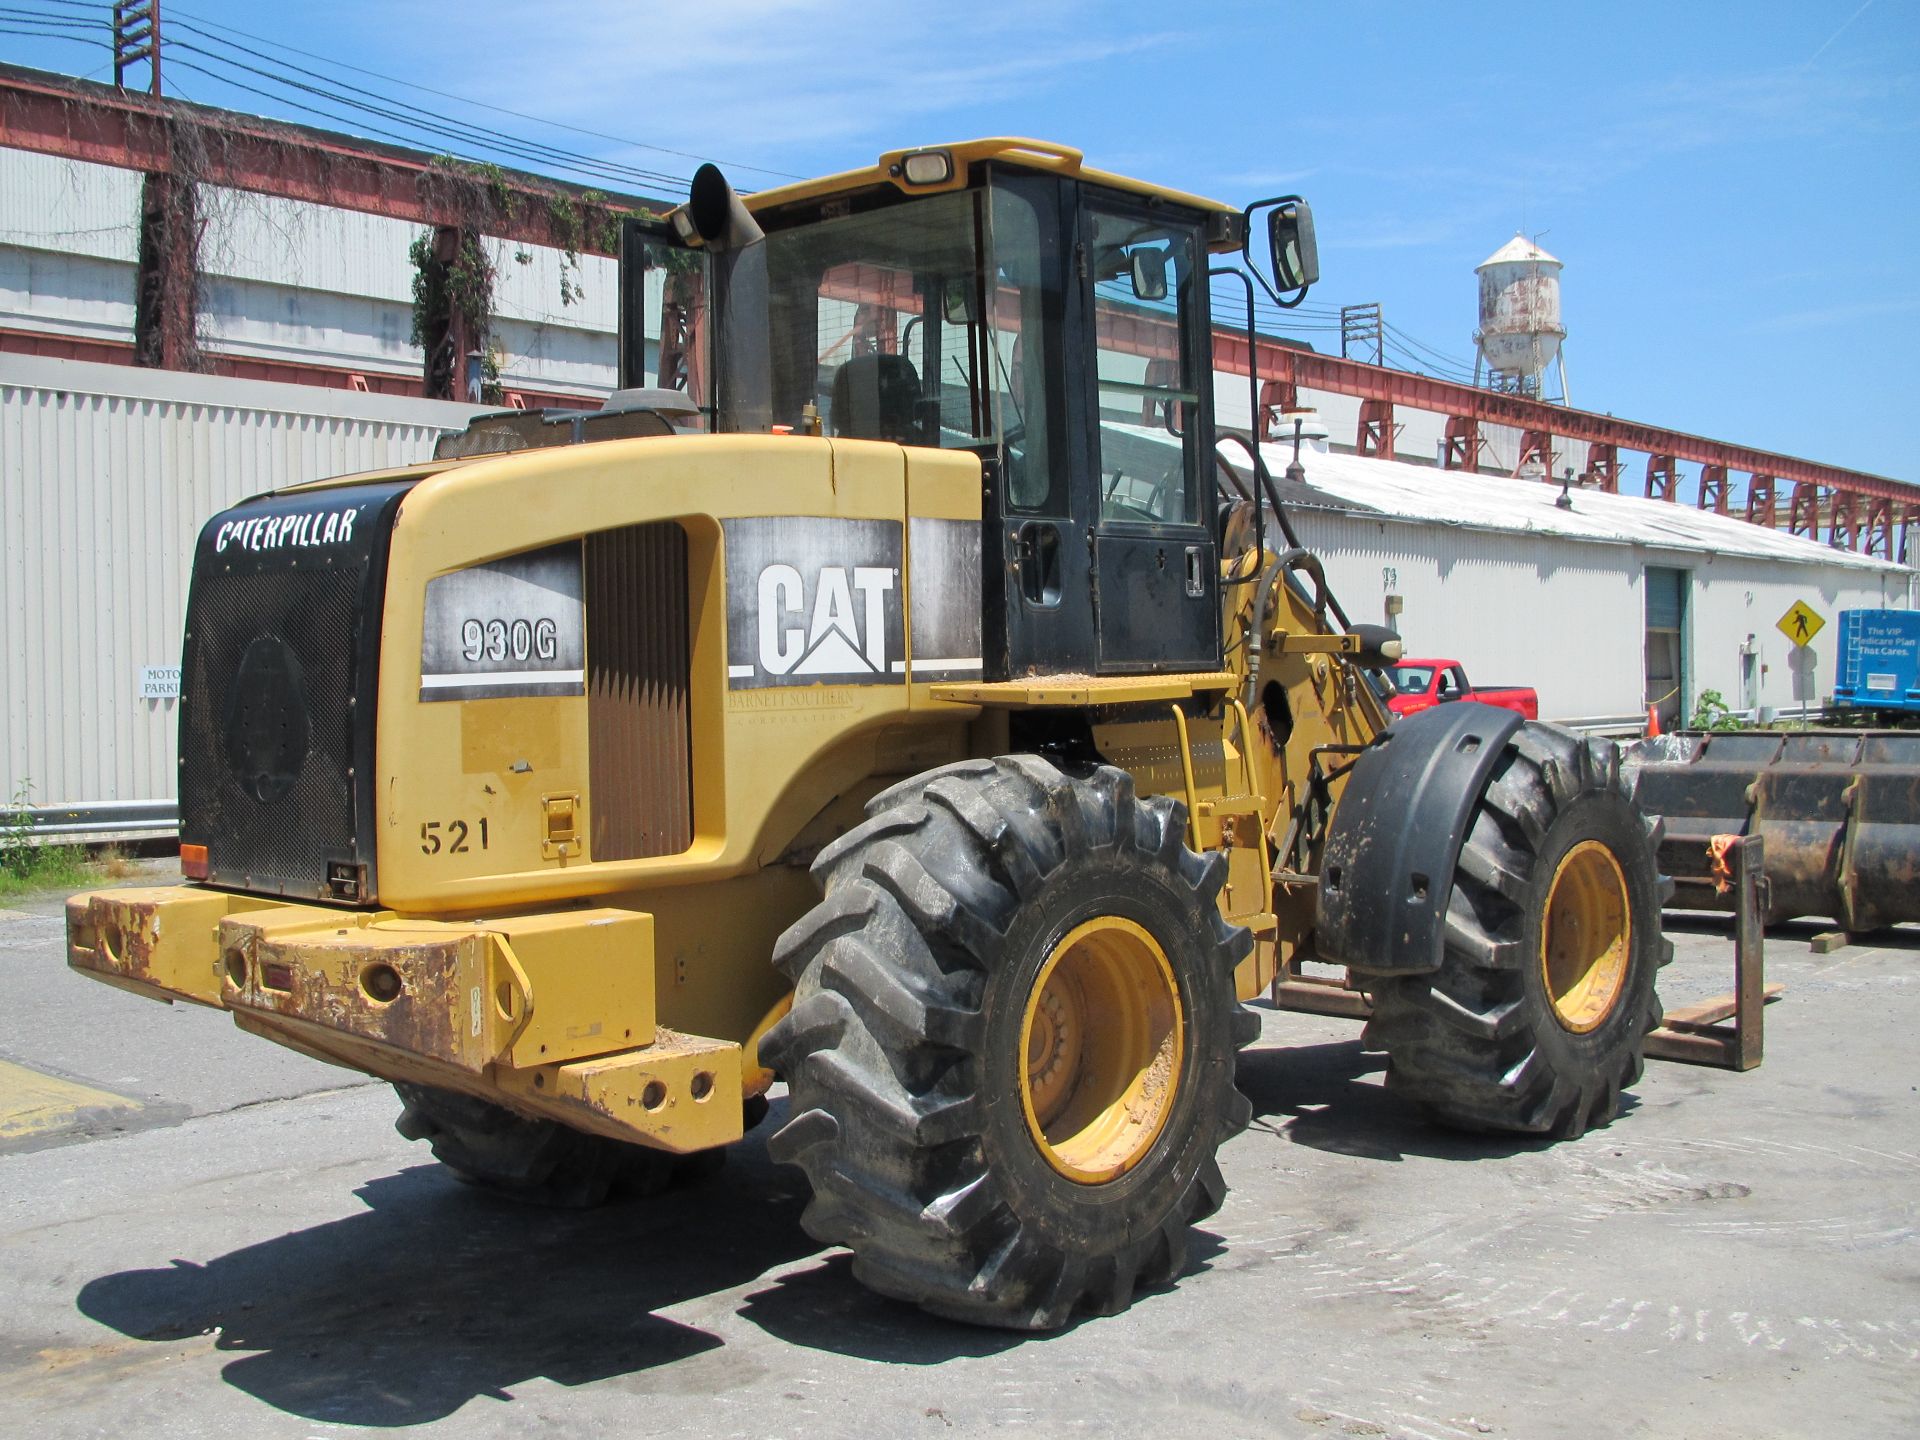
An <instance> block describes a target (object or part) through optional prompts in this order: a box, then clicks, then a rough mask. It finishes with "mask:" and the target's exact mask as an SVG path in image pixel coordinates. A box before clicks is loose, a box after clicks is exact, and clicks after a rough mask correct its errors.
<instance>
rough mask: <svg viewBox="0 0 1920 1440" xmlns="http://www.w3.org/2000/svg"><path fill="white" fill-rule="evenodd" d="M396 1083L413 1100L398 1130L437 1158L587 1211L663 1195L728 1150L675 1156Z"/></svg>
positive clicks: (477, 1179) (470, 1178) (458, 1172)
mask: <svg viewBox="0 0 1920 1440" xmlns="http://www.w3.org/2000/svg"><path fill="white" fill-rule="evenodd" d="M393 1088H394V1089H395V1091H397V1092H398V1093H399V1096H400V1099H401V1102H402V1104H403V1105H404V1106H405V1107H406V1108H405V1109H403V1110H402V1111H401V1112H400V1118H399V1119H398V1120H396V1121H395V1122H394V1128H395V1129H396V1130H398V1131H399V1132H400V1133H401V1134H402V1135H404V1136H405V1137H406V1138H407V1139H409V1140H425V1141H426V1142H427V1143H428V1145H429V1146H430V1147H431V1148H432V1150H433V1158H434V1159H436V1160H438V1161H439V1162H440V1163H441V1164H442V1165H444V1166H446V1167H447V1169H449V1170H450V1171H452V1172H453V1174H454V1175H455V1176H456V1177H457V1178H459V1179H460V1180H463V1181H465V1182H466V1183H467V1184H469V1185H474V1186H478V1187H479V1188H481V1189H483V1190H491V1191H494V1192H495V1193H497V1194H501V1195H508V1196H511V1197H512V1198H513V1199H515V1200H522V1201H525V1202H527V1203H528V1204H532V1205H547V1206H552V1207H554V1208H557V1209H566V1210H583V1209H588V1208H590V1207H592V1206H595V1205H599V1204H601V1203H602V1202H604V1201H605V1200H606V1199H607V1198H608V1196H609V1195H611V1194H613V1193H614V1192H615V1191H616V1190H620V1191H624V1192H627V1193H633V1194H640V1195H654V1194H658V1193H659V1192H660V1191H661V1190H663V1189H665V1188H666V1187H667V1186H668V1185H669V1184H670V1183H672V1182H673V1181H674V1180H675V1179H677V1178H689V1179H691V1178H695V1177H696V1176H697V1175H700V1174H708V1173H711V1172H712V1170H714V1169H717V1168H718V1166H719V1164H720V1162H721V1161H722V1159H723V1158H724V1156H725V1153H726V1152H725V1151H721V1150H713V1151H702V1152H700V1154H698V1155H687V1156H677V1155H670V1154H668V1153H667V1152H666V1151H664V1150H650V1149H648V1148H647V1147H646V1146H644V1145H627V1144H623V1143H621V1142H620V1141H618V1140H609V1139H607V1138H606V1137H605V1136H601V1135H588V1134H585V1133H584V1132H582V1131H579V1130H571V1129H569V1128H567V1127H566V1126H565V1125H561V1124H559V1123H557V1122H555V1121H552V1120H535V1119H530V1118H528V1117H526V1116H523V1115H516V1114H514V1113H513V1112H512V1111H511V1110H506V1109H503V1108H502V1107H500V1106H498V1105H491V1104H488V1103H487V1102H486V1101H485V1100H481V1099H478V1098H476V1097H475V1096H472V1095H462V1094H460V1093H458V1092H457V1091H453V1090H441V1089H437V1088H434V1087H432V1086H427V1085H395V1086H394V1087H393ZM703 1167H704V1168H703Z"/></svg>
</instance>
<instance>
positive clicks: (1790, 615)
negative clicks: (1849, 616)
mask: <svg viewBox="0 0 1920 1440" xmlns="http://www.w3.org/2000/svg"><path fill="white" fill-rule="evenodd" d="M1776 623H1777V624H1778V625H1779V626H1780V633H1781V634H1782V635H1784V636H1786V637H1787V638H1788V639H1789V640H1791V641H1792V642H1793V643H1794V644H1796V645H1805V644H1806V643H1807V642H1808V641H1809V640H1811V639H1813V637H1814V636H1816V635H1818V634H1819V633H1820V630H1821V627H1822V626H1824V625H1825V624H1826V623H1827V622H1826V620H1825V619H1823V618H1822V617H1821V615H1820V612H1819V611H1818V610H1815V609H1814V608H1813V607H1812V606H1811V605H1809V604H1807V602H1806V601H1804V600H1796V601H1794V602H1793V605H1792V608H1790V609H1789V610H1788V611H1787V613H1786V614H1784V615H1782V616H1781V617H1780V619H1779V620H1778V622H1776Z"/></svg>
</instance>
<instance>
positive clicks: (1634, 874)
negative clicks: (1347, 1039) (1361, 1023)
mask: <svg viewBox="0 0 1920 1440" xmlns="http://www.w3.org/2000/svg"><path fill="white" fill-rule="evenodd" d="M1659 841H1660V824H1659V822H1658V821H1657V820H1648V819H1647V818H1646V817H1644V816H1643V815H1642V814H1641V812H1640V810H1639V809H1638V807H1637V806H1635V805H1634V803H1633V800H1632V797H1631V791H1630V789H1629V788H1628V785H1627V782H1626V781H1625V780H1624V779H1623V777H1622V776H1621V773H1620V761H1619V752H1618V748H1617V747H1616V746H1615V745H1613V743H1612V742H1610V741H1606V740H1586V739H1582V738H1580V737H1579V736H1576V735H1574V734H1573V733H1572V732H1570V731H1567V730H1563V729H1561V728H1560V727H1558V726H1554V725H1545V724H1540V723H1538V722H1532V723H1528V724H1526V725H1523V726H1522V727H1521V728H1520V729H1519V730H1517V731H1515V732H1514V734H1513V736H1512V738H1511V739H1510V740H1509V741H1508V742H1507V751H1506V753H1505V754H1504V755H1503V756H1502V757H1501V759H1500V761H1499V764H1498V765H1497V766H1496V768H1495V769H1494V771H1493V776H1492V779H1491V780H1490V781H1489V782H1488V784H1487V788H1486V791H1485V793H1484V794H1482V796H1481V797H1480V802H1479V804H1478V805H1477V806H1476V807H1475V809H1474V811H1473V814H1472V817H1471V819H1470V820H1469V822H1468V831H1467V835H1466V838H1465V842H1464V843H1463V844H1462V846H1461V849H1460V859H1459V862H1458V864H1457V865H1456V867H1455V870H1454V876H1453V888H1452V893H1451V895H1450V896H1449V898H1448V905H1447V915H1446V940H1445V949H1444V958H1443V959H1442V962H1441V966H1440V969H1439V970H1438V971H1437V972H1436V973H1433V974H1430V975H1401V976H1377V977H1374V978H1373V979H1371V980H1369V979H1368V978H1367V977H1366V976H1365V975H1364V973H1362V974H1361V975H1359V976H1357V977H1356V978H1357V979H1358V980H1359V981H1360V983H1361V984H1362V985H1363V986H1364V987H1365V988H1366V989H1368V990H1369V991H1371V992H1372V995H1373V1017H1372V1019H1371V1020H1370V1021H1369V1022H1368V1024H1367V1031H1366V1043H1367V1045H1368V1048H1370V1049H1376V1050H1384V1051H1386V1053H1387V1058H1388V1068H1387V1085H1388V1088H1389V1089H1392V1090H1395V1091H1397V1092H1398V1093H1400V1094H1402V1095H1405V1096H1407V1097H1408V1098H1410V1099H1412V1100H1414V1101H1416V1102H1418V1103H1419V1104H1420V1105H1422V1106H1423V1107H1424V1108H1425V1109H1426V1110H1427V1111H1428V1112H1429V1113H1431V1114H1432V1115H1433V1116H1434V1117H1435V1118H1437V1119H1439V1120H1441V1121H1443V1122H1445V1123H1447V1124H1450V1125H1453V1126H1457V1127H1459V1128H1461V1129H1467V1130H1493V1131H1520V1132H1523V1133H1528V1134H1538V1135H1550V1136H1553V1137H1555V1138H1558V1139H1571V1138H1575V1137H1577V1136H1579V1135H1580V1134H1582V1133H1583V1132H1584V1131H1586V1130H1587V1129H1589V1128H1591V1127H1595V1126H1600V1125H1604V1124H1606V1123H1607V1122H1608V1121H1610V1120H1612V1119H1613V1118H1614V1117H1615V1116H1616V1115H1617V1114H1618V1113H1619V1110H1620V1094H1621V1091H1622V1090H1624V1089H1626V1088H1627V1087H1628V1086H1630V1085H1632V1084H1634V1083H1635V1082H1636V1081H1637V1080H1639V1078H1640V1073H1641V1064H1642V1050H1643V1047H1644V1042H1645V1040H1646V1036H1647V1032H1648V1031H1650V1030H1652V1029H1653V1028H1654V1027H1655V1026H1656V1025H1658V1024H1659V1023H1660V1015H1661V1010H1660V1002H1659V998H1658V996H1657V995H1656V994H1655V993H1654V976H1655V973H1656V972H1657V971H1658V970H1659V968H1660V967H1661V966H1662V965H1665V964H1666V963H1667V961H1668V960H1669V959H1670V958H1672V955H1673V945H1672V942H1670V941H1668V940H1667V939H1665V938H1664V937H1663V936H1662V935H1661V933H1660V911H1661V906H1662V903H1663V902H1664V901H1665V899H1666V898H1667V896H1668V895H1669V894H1670V893H1671V892H1672V882H1671V881H1670V880H1667V879H1666V878H1665V877H1663V876H1661V875H1660V873H1659V868H1658V866H1657V864H1656V858H1655V857H1656V852H1657V851H1658V848H1659Z"/></svg>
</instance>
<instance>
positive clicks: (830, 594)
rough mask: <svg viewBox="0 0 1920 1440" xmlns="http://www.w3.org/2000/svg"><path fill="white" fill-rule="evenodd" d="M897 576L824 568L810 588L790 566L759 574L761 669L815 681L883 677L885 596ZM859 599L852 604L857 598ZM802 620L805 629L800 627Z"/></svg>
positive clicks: (863, 568) (871, 569) (864, 568)
mask: <svg viewBox="0 0 1920 1440" xmlns="http://www.w3.org/2000/svg"><path fill="white" fill-rule="evenodd" d="M898 578H899V572H898V571H895V570H884V569H881V568H880V567H878V566H875V565H856V566H854V567H852V571H851V574H849V571H848V568H847V567H846V566H844V565H828V566H826V567H824V568H823V569H822V570H821V571H820V573H819V575H818V577H817V578H816V579H815V581H814V583H813V585H812V587H811V589H812V592H813V605H812V607H811V612H812V613H811V616H810V617H808V609H809V607H808V606H807V603H806V598H807V591H808V588H809V587H808V586H807V585H806V583H805V581H804V580H803V579H802V578H801V575H800V572H799V571H798V570H796V569H794V567H793V566H791V565H785V564H773V565H769V566H767V568H766V569H764V570H762V571H761V572H760V584H759V600H760V615H759V620H760V624H759V642H760V650H759V656H758V659H759V664H760V668H761V669H762V670H764V671H766V673H767V674H769V675H795V676H801V675H804V676H808V677H811V678H816V679H822V680H825V679H828V678H830V677H831V678H839V677H842V676H847V675H859V676H865V675H878V676H884V675H885V674H886V673H887V628H886V603H887V595H888V593H889V592H891V591H893V590H894V589H895V581H896V580H898ZM856 594H857V595H858V596H859V597H860V598H859V600H858V601H857V602H856V601H855V599H854V596H855V595H856ZM803 618H806V624H805V625H804V627H803V626H802V625H801V624H799V623H798V622H799V621H801V620H802V619H803Z"/></svg>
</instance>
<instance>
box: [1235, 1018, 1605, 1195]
mask: <svg viewBox="0 0 1920 1440" xmlns="http://www.w3.org/2000/svg"><path fill="white" fill-rule="evenodd" d="M1386 1068H1387V1057H1386V1056H1384V1055H1381V1054H1377V1053H1374V1052H1371V1051H1367V1050H1363V1049H1361V1048H1360V1042H1359V1040H1357V1039H1354V1040H1347V1041H1335V1042H1330V1043H1327V1044H1320V1045H1291V1046H1289V1045H1282V1046H1278V1047H1270V1048H1261V1049H1249V1050H1244V1051H1242V1052H1241V1054H1240V1073H1239V1084H1240V1089H1241V1091H1242V1092H1243V1093H1244V1094H1245V1095H1246V1097H1247V1098H1248V1099H1249V1100H1251V1101H1252V1102H1253V1115H1254V1120H1253V1123H1254V1126H1255V1128H1257V1129H1264V1130H1268V1131H1270V1132H1271V1133H1273V1134H1275V1135H1280V1136H1284V1137H1285V1138H1287V1139H1289V1140H1292V1141H1293V1142H1294V1143H1295V1144H1298V1145H1308V1146H1311V1147H1312V1148H1314V1149H1315V1150H1325V1151H1327V1152H1329V1153H1330V1154H1335V1155H1354V1156H1358V1157H1359V1158H1361V1159H1364V1160H1403V1159H1405V1158H1406V1157H1407V1156H1409V1155H1417V1156H1423V1157H1425V1158H1428V1159H1433V1160H1492V1159H1499V1158H1501V1157H1504V1156H1508V1155H1518V1154H1522V1153H1524V1152H1526V1151H1530V1150H1543V1149H1545V1148H1546V1147H1547V1145H1548V1144H1549V1143H1551V1142H1549V1141H1547V1140H1546V1139H1544V1138H1543V1137H1540V1136H1534V1135H1476V1134H1470V1133H1468V1132H1467V1131H1463V1130H1452V1129H1449V1128H1447V1127H1446V1126H1444V1125H1441V1124H1439V1123H1438V1122H1436V1121H1432V1120H1429V1119H1428V1118H1427V1117H1426V1116H1425V1115H1424V1114H1423V1113H1422V1112H1421V1110H1420V1109H1419V1107H1418V1106H1416V1105H1413V1104H1410V1103H1409V1102H1407V1101H1405V1100H1402V1099H1400V1098H1399V1097H1398V1096H1396V1095H1393V1094H1390V1093H1389V1092H1388V1091H1387V1089H1386V1088H1385V1087H1384V1086H1383V1085H1382V1084H1381V1083H1380V1082H1381V1078H1382V1077H1383V1075H1384V1073H1385V1071H1386ZM1634 1104H1635V1101H1634V1099H1633V1096H1632V1095H1631V1094H1628V1095H1626V1096H1623V1097H1622V1100H1621V1111H1622V1113H1623V1114H1625V1113H1627V1112H1629V1111H1631V1110H1632V1109H1633V1107H1634ZM1615 1123H1616V1124H1617V1123H1618V1122H1617V1121H1616V1122H1615ZM1228 1179H1229V1180H1231V1179H1232V1176H1231V1175H1229V1176H1228Z"/></svg>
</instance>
